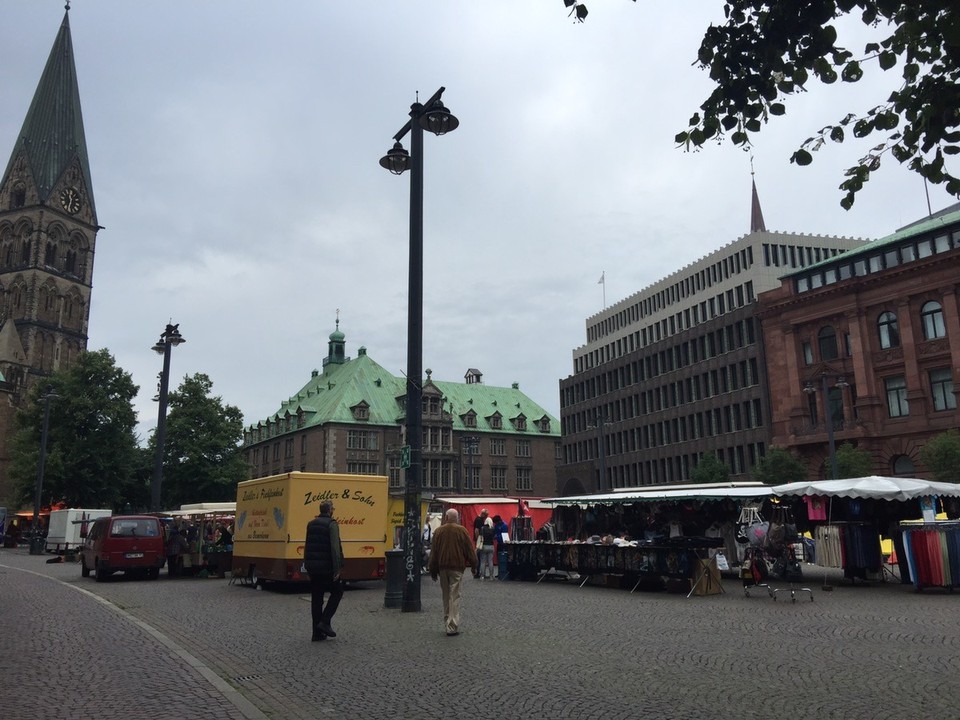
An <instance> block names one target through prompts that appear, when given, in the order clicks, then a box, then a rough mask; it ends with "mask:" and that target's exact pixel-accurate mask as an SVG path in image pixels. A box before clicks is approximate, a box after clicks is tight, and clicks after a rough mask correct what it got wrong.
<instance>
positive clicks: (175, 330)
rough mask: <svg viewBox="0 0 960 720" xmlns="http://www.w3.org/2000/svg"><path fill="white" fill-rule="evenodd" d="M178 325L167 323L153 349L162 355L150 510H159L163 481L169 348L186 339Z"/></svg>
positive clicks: (168, 383) (168, 384) (168, 382)
mask: <svg viewBox="0 0 960 720" xmlns="http://www.w3.org/2000/svg"><path fill="white" fill-rule="evenodd" d="M179 328H180V325H179V324H177V325H170V324H168V325H167V327H166V329H165V330H164V331H163V333H162V334H161V335H160V339H159V340H158V341H157V344H156V345H154V346H153V350H154V351H155V352H157V353H159V354H161V355H163V372H161V373H160V393H159V395H158V396H157V399H158V400H159V401H160V410H159V413H158V415H157V435H156V438H155V439H156V442H157V447H156V450H155V452H154V456H153V479H152V480H151V482H150V510H151V511H152V512H160V485H161V484H162V482H163V446H164V444H165V441H166V435H167V392H168V390H169V387H170V349H171V348H172V347H174V346H176V345H179V344H180V343H185V342H186V340H185V339H184V338H183V336H182V335H181V334H180V329H179Z"/></svg>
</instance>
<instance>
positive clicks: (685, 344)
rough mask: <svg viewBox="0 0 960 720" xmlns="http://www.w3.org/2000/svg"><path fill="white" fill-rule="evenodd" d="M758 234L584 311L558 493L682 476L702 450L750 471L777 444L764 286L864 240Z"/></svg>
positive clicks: (563, 410)
mask: <svg viewBox="0 0 960 720" xmlns="http://www.w3.org/2000/svg"><path fill="white" fill-rule="evenodd" d="M752 199H753V212H752V218H751V232H750V234H748V235H745V236H743V237H741V238H740V239H739V240H736V241H734V242H732V243H730V244H728V245H725V246H724V247H722V248H720V249H718V250H716V251H715V252H713V253H711V254H710V255H707V256H706V257H704V258H702V259H700V260H698V261H697V262H695V263H693V264H691V265H689V266H687V267H685V268H683V269H681V270H678V271H676V272H675V273H673V274H671V275H669V276H667V277H665V278H663V279H661V280H659V281H657V282H655V283H654V284H652V285H650V286H649V287H648V288H646V289H644V290H641V291H639V292H637V293H634V294H633V295H631V296H629V297H627V298H625V299H624V300H621V301H619V302H617V303H616V304H614V305H612V306H610V307H608V308H605V309H604V310H603V311H602V312H600V313H598V314H596V315H594V316H592V317H590V318H587V321H586V339H587V342H586V344H585V345H583V346H581V347H579V348H576V349H575V350H574V351H573V375H571V376H570V377H567V378H565V379H563V380H561V381H560V417H561V421H562V436H563V439H562V460H561V465H560V467H559V469H558V487H557V492H558V493H559V494H562V495H571V494H580V493H583V492H598V491H606V490H610V489H613V488H622V487H635V486H641V485H651V484H662V483H677V482H683V481H687V480H689V478H690V472H691V470H692V469H693V468H694V467H696V465H697V463H698V462H699V459H700V458H701V457H702V456H703V455H704V454H705V453H711V454H715V455H716V456H718V457H719V458H720V459H721V460H723V461H724V462H725V463H726V464H727V465H728V466H729V468H730V474H731V479H746V477H747V475H748V473H749V470H750V468H751V467H753V465H754V464H756V462H757V460H759V458H761V457H763V455H764V454H765V451H766V447H767V446H768V444H769V442H770V411H769V404H768V400H767V379H766V372H765V369H764V368H765V365H764V358H763V345H762V342H761V335H760V328H759V325H758V323H757V321H756V318H755V316H754V313H755V300H756V296H757V294H759V293H761V292H764V291H766V290H770V289H772V288H776V287H778V286H779V285H780V280H779V277H780V276H781V275H782V274H783V273H784V272H790V271H793V270H795V269H798V268H803V267H808V266H812V265H815V264H817V263H821V262H823V261H824V260H826V259H828V258H834V257H837V256H842V254H843V253H845V252H847V251H849V250H852V249H854V248H858V247H860V246H861V245H863V243H864V241H863V240H858V239H854V238H840V237H822V236H814V235H802V234H792V233H780V232H769V231H767V230H766V227H765V224H764V221H763V216H762V214H761V212H760V205H759V201H758V199H757V193H756V187H754V188H753V198H752Z"/></svg>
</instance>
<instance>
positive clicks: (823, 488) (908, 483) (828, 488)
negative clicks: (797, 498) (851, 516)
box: [772, 475, 960, 500]
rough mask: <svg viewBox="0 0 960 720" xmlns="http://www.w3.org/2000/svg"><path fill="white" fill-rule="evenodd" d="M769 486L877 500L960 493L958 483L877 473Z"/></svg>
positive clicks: (793, 492)
mask: <svg viewBox="0 0 960 720" xmlns="http://www.w3.org/2000/svg"><path fill="white" fill-rule="evenodd" d="M772 489H773V493H774V494H775V495H826V496H833V497H848V498H860V499H867V498H873V499H877V500H914V499H916V498H920V497H927V496H930V495H938V496H946V497H960V485H955V484H953V483H939V482H933V481H931V480H919V479H917V478H902V477H880V476H878V475H871V476H870V477H862V478H847V479H845V480H821V481H818V482H796V483H787V484H786V485H777V486H775V487H774V488H772Z"/></svg>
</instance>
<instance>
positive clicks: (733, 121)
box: [720, 115, 740, 131]
mask: <svg viewBox="0 0 960 720" xmlns="http://www.w3.org/2000/svg"><path fill="white" fill-rule="evenodd" d="M739 123H740V121H739V120H738V119H737V116H736V115H724V116H723V119H722V120H721V121H720V124H721V125H723V129H724V130H727V131H730V130H733V129H734V128H735V127H736V126H737V125H738V124H739Z"/></svg>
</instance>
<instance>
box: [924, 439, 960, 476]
mask: <svg viewBox="0 0 960 720" xmlns="http://www.w3.org/2000/svg"><path fill="white" fill-rule="evenodd" d="M920 462H922V463H923V464H924V465H925V466H926V467H927V469H928V470H930V472H931V473H933V479H934V480H936V481H937V482H949V483H960V432H958V431H957V430H947V431H946V432H942V433H940V434H939V435H935V436H934V437H932V438H930V440H928V441H927V444H926V445H924V446H923V447H922V448H920Z"/></svg>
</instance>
